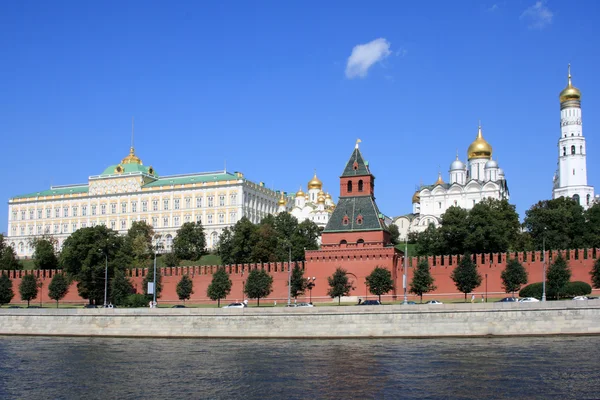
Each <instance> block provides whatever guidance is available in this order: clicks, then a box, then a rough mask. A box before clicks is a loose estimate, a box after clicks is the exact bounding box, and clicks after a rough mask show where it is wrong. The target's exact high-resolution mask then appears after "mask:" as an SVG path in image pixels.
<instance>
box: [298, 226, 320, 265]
mask: <svg viewBox="0 0 600 400" xmlns="http://www.w3.org/2000/svg"><path fill="white" fill-rule="evenodd" d="M320 236H321V231H320V230H319V226H318V225H317V224H315V223H314V222H313V221H311V220H309V219H305V220H304V221H302V222H300V223H299V224H298V229H297V230H296V234H295V235H294V236H293V237H292V241H293V243H294V246H295V249H296V250H294V252H295V255H296V258H294V261H305V255H304V252H305V250H318V249H319V244H318V240H319V237H320Z"/></svg>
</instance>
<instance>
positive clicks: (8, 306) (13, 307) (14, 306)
mask: <svg viewBox="0 0 600 400" xmlns="http://www.w3.org/2000/svg"><path fill="white" fill-rule="evenodd" d="M8 308H23V307H21V306H8Z"/></svg>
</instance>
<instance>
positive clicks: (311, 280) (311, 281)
mask: <svg viewBox="0 0 600 400" xmlns="http://www.w3.org/2000/svg"><path fill="white" fill-rule="evenodd" d="M316 280H317V278H315V277H314V276H313V277H312V278H311V277H310V276H309V277H308V283H307V284H306V288H307V289H308V292H309V293H310V294H309V296H310V297H309V301H308V302H309V303H310V304H312V290H313V288H314V287H315V285H316V283H315V281H316Z"/></svg>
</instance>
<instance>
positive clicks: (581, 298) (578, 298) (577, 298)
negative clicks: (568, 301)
mask: <svg viewBox="0 0 600 400" xmlns="http://www.w3.org/2000/svg"><path fill="white" fill-rule="evenodd" d="M587 299H588V298H587V296H575V297H573V300H587Z"/></svg>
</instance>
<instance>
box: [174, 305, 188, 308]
mask: <svg viewBox="0 0 600 400" xmlns="http://www.w3.org/2000/svg"><path fill="white" fill-rule="evenodd" d="M171 308H185V306H184V305H183V304H175V305H174V306H173V307H171Z"/></svg>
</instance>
